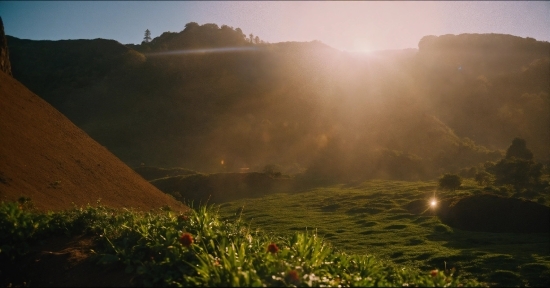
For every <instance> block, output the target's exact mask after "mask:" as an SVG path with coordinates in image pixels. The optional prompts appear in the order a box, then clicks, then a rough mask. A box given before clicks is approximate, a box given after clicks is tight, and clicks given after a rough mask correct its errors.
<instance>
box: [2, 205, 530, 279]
mask: <svg viewBox="0 0 550 288" xmlns="http://www.w3.org/2000/svg"><path fill="white" fill-rule="evenodd" d="M0 216H1V217H0V241H1V242H0V244H1V250H0V256H1V258H2V259H13V258H15V257H19V256H20V255H24V254H25V253H26V252H27V251H28V248H29V247H30V246H32V245H34V244H35V243H37V241H39V240H41V239H44V238H46V237H48V236H51V235H58V234H73V235H74V234H76V235H81V234H85V235H88V236H89V237H93V238H94V239H95V240H96V242H95V243H96V245H95V247H94V252H95V256H94V257H95V259H96V261H97V263H98V264H100V265H109V264H112V263H123V264H124V266H125V269H126V272H127V273H132V274H137V275H138V278H136V279H138V280H139V283H136V284H137V285H145V286H365V287H366V286H457V285H466V286H476V285H478V283H477V282H475V281H470V280H464V279H461V278H459V277H457V276H456V275H455V274H454V273H455V271H454V270H452V269H447V270H445V269H439V270H426V271H417V270H415V269H409V268H407V267H402V266H397V265H395V264H393V263H391V262H387V261H383V260H382V259H377V258H376V257H373V256H372V255H367V254H365V253H358V254H347V253H343V252H341V251H339V250H337V249H335V248H334V247H333V246H332V245H331V244H330V243H329V242H327V241H325V240H323V238H322V237H320V235H319V234H318V232H317V233H316V232H315V231H314V230H309V231H308V232H300V233H295V232H294V233H265V232H263V230H260V229H256V228H252V227H251V226H249V225H248V224H247V223H246V222H244V221H241V220H239V219H236V220H233V221H225V220H222V219H221V218H220V217H218V215H217V210H216V209H213V208H212V207H204V206H203V207H200V208H198V209H196V210H192V211H191V212H190V213H189V214H186V215H183V214H177V213H174V212H171V211H169V210H168V209H164V210H160V211H151V212H148V213H143V212H136V211H133V210H127V209H122V210H113V209H109V208H105V207H102V206H98V207H86V208H78V209H76V208H75V209H73V210H69V211H63V212H56V213H53V212H51V213H34V212H32V211H28V210H27V209H24V208H22V207H20V206H19V205H18V204H17V203H2V204H1V205H0ZM390 229H393V228H390ZM531 269H532V270H536V269H538V268H537V267H532V268H531Z"/></svg>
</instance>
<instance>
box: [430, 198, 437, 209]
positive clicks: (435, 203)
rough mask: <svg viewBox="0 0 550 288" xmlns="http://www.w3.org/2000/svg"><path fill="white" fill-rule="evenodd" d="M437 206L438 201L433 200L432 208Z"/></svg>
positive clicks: (431, 202)
mask: <svg viewBox="0 0 550 288" xmlns="http://www.w3.org/2000/svg"><path fill="white" fill-rule="evenodd" d="M436 205H437V201H436V200H435V199H432V200H431V201H430V206H432V207H435V206H436Z"/></svg>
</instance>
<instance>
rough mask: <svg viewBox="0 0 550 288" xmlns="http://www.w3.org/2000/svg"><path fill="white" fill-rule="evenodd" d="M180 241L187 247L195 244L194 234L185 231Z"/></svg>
mask: <svg viewBox="0 0 550 288" xmlns="http://www.w3.org/2000/svg"><path fill="white" fill-rule="evenodd" d="M180 243H181V245H183V246H185V247H189V246H191V244H193V235H191V234H189V233H183V234H182V235H181V237H180Z"/></svg>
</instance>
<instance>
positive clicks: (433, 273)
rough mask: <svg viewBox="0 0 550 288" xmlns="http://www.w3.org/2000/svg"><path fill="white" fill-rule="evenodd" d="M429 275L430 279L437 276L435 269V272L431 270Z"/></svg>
mask: <svg viewBox="0 0 550 288" xmlns="http://www.w3.org/2000/svg"><path fill="white" fill-rule="evenodd" d="M430 275H432V277H435V276H437V269H436V270H432V271H431V272H430Z"/></svg>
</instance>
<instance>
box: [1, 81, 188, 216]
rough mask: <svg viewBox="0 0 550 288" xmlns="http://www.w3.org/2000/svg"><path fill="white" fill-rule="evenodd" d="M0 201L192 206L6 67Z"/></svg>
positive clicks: (46, 205)
mask: <svg viewBox="0 0 550 288" xmlns="http://www.w3.org/2000/svg"><path fill="white" fill-rule="evenodd" d="M0 103H2V105H0V134H1V135H2V137H1V139H0V201H17V200H18V199H19V198H20V197H26V198H30V200H31V201H32V202H33V203H34V206H35V208H37V209H40V210H62V209H69V208H73V206H74V205H76V206H85V205H87V204H91V205H95V204H96V203H97V202H100V203H101V204H103V205H106V206H109V207H114V208H120V207H128V208H130V207H133V208H137V209H141V210H150V209H156V208H161V207H164V206H171V207H172V208H173V209H176V210H186V209H187V207H186V206H185V205H183V204H182V203H180V202H178V201H176V200H174V199H173V198H171V197H169V196H167V195H166V194H164V193H162V192H160V191H159V190H157V189H156V188H155V187H153V186H152V185H151V184H149V183H148V182H147V181H145V180H144V179H143V178H141V177H140V176H139V175H138V174H137V173H135V172H134V171H133V170H132V169H130V168H129V167H128V166H126V165H125V164H124V163H122V162H121V161H120V160H119V159H118V158H116V157H115V156H114V155H113V154H111V153H110V152H109V151H108V150H107V149H106V148H105V147H103V146H101V145H100V144H98V143H97V142H95V141H94V140H92V139H91V138H90V137H89V136H88V135H87V134H86V133H85V132H84V131H82V130H81V129H80V128H78V127H76V126H75V125H74V124H73V123H71V121H69V119H67V118H66V117H65V116H63V115H62V114H61V113H59V112H58V111H57V110H55V108H53V107H52V106H51V105H49V104H48V103H46V102H45V101H44V100H42V99H41V98H40V97H38V96H37V95H35V94H34V93H32V92H31V91H29V90H28V89H27V88H25V86H23V85H22V84H21V83H19V82H18V81H16V80H15V79H13V78H12V77H10V76H8V75H7V74H6V73H4V72H0Z"/></svg>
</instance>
